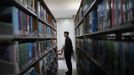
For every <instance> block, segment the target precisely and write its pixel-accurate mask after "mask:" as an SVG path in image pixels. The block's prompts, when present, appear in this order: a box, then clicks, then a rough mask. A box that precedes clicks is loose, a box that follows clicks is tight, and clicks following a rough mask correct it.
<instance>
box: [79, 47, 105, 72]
mask: <svg viewBox="0 0 134 75" xmlns="http://www.w3.org/2000/svg"><path fill="white" fill-rule="evenodd" d="M77 49H79V48H77ZM77 54H78V56H79V57H78V61H77V67H78V68H77V69H78V72H79V75H83V74H84V75H98V74H102V75H107V74H106V72H105V71H103V70H102V69H101V68H100V67H98V66H97V65H96V64H94V63H93V62H92V61H91V60H88V59H87V58H86V57H85V56H84V55H83V54H82V53H81V52H80V51H79V50H78V51H77Z"/></svg>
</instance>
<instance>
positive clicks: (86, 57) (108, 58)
mask: <svg viewBox="0 0 134 75" xmlns="http://www.w3.org/2000/svg"><path fill="white" fill-rule="evenodd" d="M133 4H134V3H133V1H132V0H82V1H81V5H80V7H79V10H78V12H77V14H76V17H75V19H74V22H75V34H76V35H75V38H76V50H77V68H78V71H79V75H82V74H83V73H84V75H89V74H90V75H97V74H102V75H133V74H134V72H133V71H132V70H134V69H133V68H132V67H133V66H132V64H131V63H133V59H132V57H133V54H134V53H133V49H132V48H133V46H134V38H133V37H134V35H133V34H134V33H133V32H134V26H133V24H134V11H133V9H134V6H133ZM87 67H88V68H87ZM87 70H88V71H87ZM93 70H94V71H93Z"/></svg>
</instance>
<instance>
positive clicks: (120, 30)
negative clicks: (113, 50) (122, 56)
mask: <svg viewBox="0 0 134 75" xmlns="http://www.w3.org/2000/svg"><path fill="white" fill-rule="evenodd" d="M131 31H134V25H133V24H131V23H129V24H124V25H121V26H117V27H113V28H109V29H106V30H102V31H96V32H92V33H87V34H84V35H81V36H76V38H83V37H91V36H95V35H100V34H116V33H124V32H131Z"/></svg>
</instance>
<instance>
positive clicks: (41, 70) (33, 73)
mask: <svg viewBox="0 0 134 75" xmlns="http://www.w3.org/2000/svg"><path fill="white" fill-rule="evenodd" d="M53 54H55V53H54V52H53V51H52V52H51V53H49V54H48V55H47V56H46V57H44V58H43V59H42V60H40V61H39V62H38V63H36V64H35V65H34V66H33V67H32V68H31V69H29V71H27V72H26V73H24V74H23V75H53V74H55V73H53V70H54V69H56V68H57V66H58V64H57V61H53V62H52V63H50V61H51V60H54V59H55V58H57V57H54V55H53Z"/></svg>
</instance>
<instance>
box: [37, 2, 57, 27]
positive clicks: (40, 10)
mask: <svg viewBox="0 0 134 75" xmlns="http://www.w3.org/2000/svg"><path fill="white" fill-rule="evenodd" d="M37 4H38V5H37V6H38V12H37V13H38V16H39V17H40V18H41V19H42V20H44V21H45V22H47V23H48V24H50V25H52V26H53V27H54V28H56V22H55V20H54V18H53V17H52V16H51V14H49V13H47V11H46V9H45V7H43V6H42V5H41V3H40V1H38V3H37Z"/></svg>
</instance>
